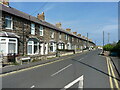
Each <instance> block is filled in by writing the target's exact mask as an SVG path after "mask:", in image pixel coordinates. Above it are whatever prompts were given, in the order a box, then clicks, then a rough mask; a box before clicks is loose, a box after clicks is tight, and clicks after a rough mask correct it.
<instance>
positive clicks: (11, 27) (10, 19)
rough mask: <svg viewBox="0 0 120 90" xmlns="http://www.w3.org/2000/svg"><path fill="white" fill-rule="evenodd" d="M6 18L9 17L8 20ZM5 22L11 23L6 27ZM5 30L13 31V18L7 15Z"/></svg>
mask: <svg viewBox="0 0 120 90" xmlns="http://www.w3.org/2000/svg"><path fill="white" fill-rule="evenodd" d="M8 17H10V18H8ZM6 20H9V21H11V25H10V27H7V25H6V23H7V22H6ZM5 29H11V30H13V17H11V16H9V15H6V16H5Z"/></svg>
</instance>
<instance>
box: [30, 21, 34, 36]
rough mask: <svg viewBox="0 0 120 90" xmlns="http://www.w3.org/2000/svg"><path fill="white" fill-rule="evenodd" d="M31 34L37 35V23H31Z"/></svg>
mask: <svg viewBox="0 0 120 90" xmlns="http://www.w3.org/2000/svg"><path fill="white" fill-rule="evenodd" d="M32 30H33V31H32ZM31 34H32V35H35V24H34V23H31Z"/></svg>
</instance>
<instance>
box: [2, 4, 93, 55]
mask: <svg viewBox="0 0 120 90" xmlns="http://www.w3.org/2000/svg"><path fill="white" fill-rule="evenodd" d="M0 7H2V8H0V11H1V12H2V15H1V18H0V52H1V53H2V54H3V55H4V56H7V55H8V54H9V53H15V54H17V55H19V56H24V55H32V56H34V55H39V56H40V55H50V54H55V53H56V51H57V50H58V49H63V50H64V49H67V50H75V51H79V50H82V49H84V48H86V47H87V46H86V45H87V44H86V43H87V42H88V43H89V44H88V45H89V47H91V46H92V47H93V46H95V44H94V43H93V42H92V41H91V40H89V39H88V38H85V37H82V36H81V34H77V32H71V29H69V28H67V29H66V30H64V29H62V25H61V23H57V24H56V25H53V24H50V23H48V22H46V21H45V14H44V12H43V13H42V14H38V15H37V17H33V16H31V15H28V14H26V13H23V12H21V11H19V10H16V9H15V8H12V7H10V6H9V3H8V2H4V3H3V4H0Z"/></svg>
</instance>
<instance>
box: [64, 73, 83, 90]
mask: <svg viewBox="0 0 120 90" xmlns="http://www.w3.org/2000/svg"><path fill="white" fill-rule="evenodd" d="M83 80H84V77H83V75H82V76H80V77H79V78H77V79H75V80H74V81H73V82H71V83H69V84H68V85H66V86H65V87H64V89H68V88H70V87H71V86H73V85H74V84H76V83H77V82H79V84H78V88H83Z"/></svg>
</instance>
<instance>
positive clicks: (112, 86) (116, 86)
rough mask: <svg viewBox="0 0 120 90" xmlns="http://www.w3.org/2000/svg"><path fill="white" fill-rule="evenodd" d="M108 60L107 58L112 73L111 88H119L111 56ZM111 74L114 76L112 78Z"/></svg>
mask: <svg viewBox="0 0 120 90" xmlns="http://www.w3.org/2000/svg"><path fill="white" fill-rule="evenodd" d="M106 60H107V67H108V74H109V75H110V76H109V81H110V88H112V89H113V88H119V84H118V81H117V80H116V76H115V73H114V70H113V67H112V63H111V60H110V58H109V57H106ZM111 76H113V77H114V78H112V77H111ZM113 81H114V83H115V86H114V84H113ZM119 89H120V88H119Z"/></svg>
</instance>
